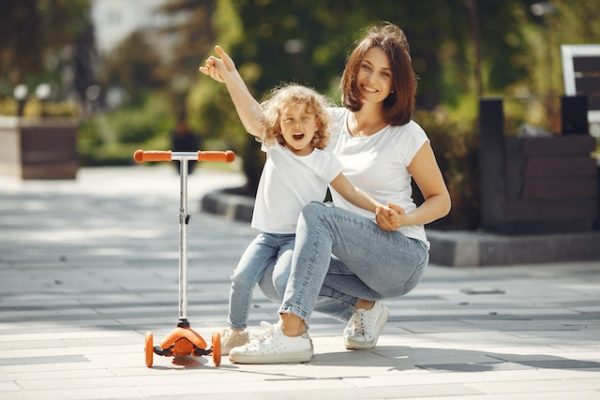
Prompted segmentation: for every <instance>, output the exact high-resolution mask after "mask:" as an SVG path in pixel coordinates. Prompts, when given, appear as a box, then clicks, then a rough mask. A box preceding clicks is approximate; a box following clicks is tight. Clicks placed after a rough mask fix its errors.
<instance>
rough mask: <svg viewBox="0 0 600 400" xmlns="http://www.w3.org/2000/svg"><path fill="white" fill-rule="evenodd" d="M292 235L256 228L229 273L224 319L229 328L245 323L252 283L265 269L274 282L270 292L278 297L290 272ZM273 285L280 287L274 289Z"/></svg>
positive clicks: (239, 327)
mask: <svg viewBox="0 0 600 400" xmlns="http://www.w3.org/2000/svg"><path fill="white" fill-rule="evenodd" d="M294 239H295V234H293V233H291V234H274V233H265V232H260V233H259V234H258V235H257V236H256V238H254V240H253V241H252V243H250V245H248V247H247V248H246V251H244V254H243V255H242V258H241V259H240V261H239V263H238V265H237V268H236V269H235V271H233V275H232V276H231V291H230V293H229V316H228V321H227V322H228V324H229V326H230V327H231V328H233V329H244V328H245V327H246V325H247V323H248V313H249V311H250V303H251V301H252V292H253V290H254V286H255V285H256V283H257V282H258V281H259V280H260V279H261V278H262V277H263V275H264V273H265V271H270V272H269V278H270V279H271V281H272V282H274V287H273V294H272V296H275V297H278V298H280V299H281V297H283V293H284V290H285V286H286V283H287V280H288V276H289V272H290V267H289V266H290V265H291V261H292V252H293V250H294ZM275 288H283V289H281V292H277V289H275ZM279 302H280V301H277V303H279Z"/></svg>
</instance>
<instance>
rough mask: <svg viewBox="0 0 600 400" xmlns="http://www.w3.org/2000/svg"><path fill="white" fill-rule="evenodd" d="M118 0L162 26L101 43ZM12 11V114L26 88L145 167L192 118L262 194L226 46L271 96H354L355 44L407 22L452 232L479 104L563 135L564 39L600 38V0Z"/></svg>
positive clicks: (43, 109)
mask: <svg viewBox="0 0 600 400" xmlns="http://www.w3.org/2000/svg"><path fill="white" fill-rule="evenodd" d="M107 4H112V7H113V9H114V10H118V8H119V7H123V6H124V5H125V4H128V5H130V7H129V8H128V9H124V10H122V11H121V12H122V13H134V14H135V13H136V7H137V8H138V9H139V10H141V9H142V8H143V7H146V8H147V7H149V4H150V5H151V7H152V15H153V17H154V18H159V21H160V23H158V24H153V25H152V26H147V25H143V24H142V25H140V26H139V28H138V29H134V30H132V31H131V32H129V33H128V34H127V35H126V36H125V37H123V38H120V39H119V41H118V42H116V43H114V45H112V46H111V47H109V48H100V47H99V46H98V40H99V32H100V29H99V28H100V26H99V25H98V21H102V20H101V19H98V18H94V15H95V14H94V12H95V10H96V11H97V10H98V9H99V8H100V7H101V6H104V8H105V9H106V6H107ZM119 4H120V5H119ZM131 5H133V8H132V7H131ZM0 15H2V19H3V21H2V24H1V25H0V114H2V115H14V114H15V113H16V112H17V110H18V105H17V102H16V101H15V98H14V96H15V94H14V89H15V87H17V85H19V84H24V85H26V86H27V87H28V88H29V89H30V90H29V91H30V92H32V93H30V94H29V95H28V96H27V98H26V100H27V101H26V103H25V104H24V106H25V107H24V115H25V117H34V116H42V115H43V116H46V117H74V118H77V120H78V121H79V125H80V128H79V140H78V142H79V153H80V157H81V162H82V164H83V165H114V164H130V163H131V161H130V160H131V153H132V150H133V149H135V148H139V147H143V148H153V149H166V148H169V146H170V132H171V131H172V130H173V128H174V126H175V123H176V121H177V118H178V116H181V115H186V116H187V119H188V121H189V124H190V126H191V127H192V128H193V130H194V131H195V132H197V133H198V134H199V135H201V137H202V142H203V143H204V147H205V148H206V149H225V148H232V149H234V150H235V151H236V152H237V153H238V154H239V155H240V156H241V158H242V159H243V163H242V168H243V171H244V173H245V174H246V176H247V178H248V188H247V189H248V192H250V193H253V192H254V189H255V187H256V185H257V182H258V178H259V175H260V171H261V169H262V162H263V159H262V155H261V154H260V151H259V146H258V145H257V143H256V142H255V141H254V140H251V138H250V136H249V135H248V134H246V133H245V132H244V130H243V127H242V125H241V124H240V123H239V120H238V119H237V116H236V114H235V110H234V108H233V106H232V103H231V101H230V100H229V98H228V96H227V93H226V91H225V89H224V87H223V86H222V85H220V84H217V83H214V82H212V81H211V80H210V79H208V78H207V77H205V76H202V75H201V74H199V73H198V66H199V65H200V64H202V63H203V61H204V59H206V57H207V56H208V55H210V54H211V51H212V49H213V46H214V45H215V44H220V45H221V46H223V47H224V48H225V49H226V50H227V51H229V52H230V54H231V55H232V57H233V58H234V60H235V61H236V63H237V66H238V69H239V70H240V72H241V74H242V76H243V77H244V78H245V80H246V82H247V83H248V85H249V87H250V89H251V91H252V92H253V93H254V94H255V96H256V97H257V98H258V99H261V98H262V97H264V96H265V95H266V94H267V93H268V91H269V90H270V89H272V88H273V87H274V86H276V85H278V84H280V83H282V82H291V81H294V82H299V83H302V84H307V85H310V86H312V87H314V88H316V89H317V90H319V91H321V92H323V93H325V94H327V95H328V96H330V98H331V99H332V100H333V101H338V100H339V78H340V75H341V72H342V70H343V67H344V61H345V58H346V56H347V54H348V52H349V51H350V50H351V49H352V48H353V45H354V43H355V41H356V40H357V39H358V38H359V37H360V36H361V35H362V33H363V32H364V30H365V28H366V27H367V26H369V25H370V24H372V23H374V22H377V21H390V22H393V23H395V24H397V25H399V26H400V27H402V28H403V29H404V30H405V32H406V34H407V36H408V38H409V42H410V44H411V51H412V56H413V62H414V66H415V69H416V71H417V74H418V77H419V89H418V99H417V107H418V111H417V112H416V114H415V117H414V118H415V120H416V121H417V122H419V123H420V124H421V125H422V126H423V127H424V129H425V131H426V132H427V134H428V135H429V137H430V139H431V142H432V146H433V148H434V150H435V152H436V155H437V158H438V162H439V163H440V166H441V169H442V171H443V173H444V177H445V179H446V182H447V184H448V187H449V189H450V192H451V195H452V199H453V211H452V213H451V215H450V216H449V217H447V218H446V219H445V220H444V221H443V224H442V225H443V226H442V227H452V228H456V227H461V228H472V227H476V226H477V224H478V218H479V213H478V209H479V200H478V198H479V195H478V186H477V182H478V171H477V168H478V167H477V154H476V153H477V127H476V123H477V111H478V102H477V100H478V98H479V97H480V96H495V95H497V96H503V97H504V98H505V99H507V100H508V101H507V103H506V107H505V110H506V113H507V117H506V118H507V131H508V133H516V132H517V130H518V129H520V127H522V126H523V124H530V125H534V126H540V127H542V128H544V129H547V130H549V131H551V132H556V131H557V130H558V124H559V120H558V114H559V112H558V111H559V110H558V96H560V95H561V94H563V84H562V69H561V61H560V48H559V46H560V45H561V44H566V43H598V42H600V0H587V1H572V0H552V1H551V2H539V1H534V0H420V1H410V0H396V1H389V0H368V1H367V0H321V1H318V2H317V1H311V0H288V1H275V0H153V1H143V0H139V1H136V0H127V1H123V0H121V1H109V0H95V1H92V0H3V1H2V2H0ZM127 15H128V14H119V13H118V12H117V13H116V14H114V13H113V14H112V19H113V20H116V21H117V22H118V20H119V18H124V17H125V16H127ZM113 22H114V21H113ZM41 84H47V85H50V88H51V91H50V94H49V95H48V96H46V97H45V98H40V96H38V97H36V96H34V95H33V91H34V90H33V89H34V88H36V87H38V88H39V86H40V85H41Z"/></svg>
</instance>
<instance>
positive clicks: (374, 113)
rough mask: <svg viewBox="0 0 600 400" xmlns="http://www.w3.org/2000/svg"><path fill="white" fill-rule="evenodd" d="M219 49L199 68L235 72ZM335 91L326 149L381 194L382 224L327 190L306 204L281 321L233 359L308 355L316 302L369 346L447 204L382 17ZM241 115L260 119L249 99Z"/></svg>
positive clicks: (405, 72)
mask: <svg viewBox="0 0 600 400" xmlns="http://www.w3.org/2000/svg"><path fill="white" fill-rule="evenodd" d="M221 55H222V58H223V59H222V60H219V59H215V58H214V57H213V58H210V59H209V60H207V65H206V67H205V68H209V69H210V71H209V70H206V72H207V73H210V74H211V76H212V77H213V78H214V79H217V80H218V78H219V76H218V74H219V71H225V70H230V69H233V70H235V67H234V66H233V62H232V61H231V59H230V58H229V57H228V56H227V55H226V54H224V53H222V54H221ZM238 76H239V75H238ZM239 82H240V85H243V82H242V81H241V78H239ZM342 89H343V105H344V107H340V108H334V109H332V110H331V112H330V123H331V133H332V136H331V144H330V148H332V151H333V152H334V153H335V154H336V156H337V157H338V158H339V160H340V161H341V163H342V165H343V166H344V172H345V174H346V176H347V177H348V179H349V180H350V181H351V182H352V183H353V184H354V185H355V186H356V187H358V188H360V189H361V190H363V191H364V192H366V193H367V194H369V195H370V196H371V197H373V198H374V199H376V200H378V201H380V202H386V201H387V202H388V203H387V204H388V207H387V208H385V209H383V210H381V211H380V212H378V213H377V214H376V217H375V218H376V221H377V224H378V225H379V226H381V227H382V228H383V229H384V230H382V229H379V228H378V227H377V225H376V224H375V222H373V221H372V219H371V218H369V217H368V216H366V215H365V214H364V213H363V212H362V211H361V210H359V209H357V208H355V207H354V206H352V205H350V204H348V203H347V202H345V201H344V200H343V199H341V198H340V196H339V195H338V194H337V193H336V192H335V191H334V190H332V197H333V200H334V203H335V207H334V206H331V205H326V204H323V203H311V204H309V205H307V206H306V207H305V208H304V209H303V211H302V214H301V215H300V218H299V220H298V225H297V229H296V245H295V248H294V255H293V257H292V265H291V271H290V278H289V280H288V282H287V286H286V289H285V294H284V297H283V301H282V304H281V307H280V310H279V312H280V314H279V321H278V323H277V324H276V325H273V326H271V327H270V328H269V329H268V330H267V331H266V332H265V333H264V334H263V335H261V336H260V337H259V340H255V341H251V342H250V343H249V344H247V345H245V346H242V347H236V348H234V349H232V351H231V352H230V356H229V357H230V359H231V360H232V361H233V362H237V363H277V362H302V361H308V360H310V358H311V357H312V355H313V347H312V342H311V340H310V338H309V336H308V332H307V321H308V319H309V317H310V315H311V313H312V311H313V310H314V309H315V307H316V306H317V307H318V308H317V309H318V310H319V311H325V312H328V313H329V314H331V315H334V316H337V317H338V318H340V319H342V320H348V324H347V326H346V329H345V330H344V342H345V344H346V347H347V348H349V349H364V348H372V347H374V346H375V345H376V343H377V339H378V337H379V334H380V332H381V330H382V329H383V326H384V324H385V322H386V321H387V318H388V314H389V313H388V311H387V309H386V307H385V306H384V305H383V303H382V302H381V301H380V300H381V299H382V298H387V297H394V296H401V295H404V294H406V293H408V292H409V291H410V290H412V289H413V288H414V287H415V286H416V284H417V283H418V282H419V281H420V279H421V277H422V275H423V272H424V269H425V267H426V265H427V263H428V259H429V257H428V250H429V243H428V241H427V238H426V235H425V230H424V227H423V225H424V224H427V223H430V222H432V221H435V220H436V219H439V218H441V217H443V216H445V215H447V214H448V212H449V211H450V196H449V194H448V190H447V189H446V186H445V184H444V181H443V178H442V174H441V172H440V170H439V167H438V165H437V162H436V160H435V156H434V154H433V151H432V149H431V146H430V145H429V140H428V139H427V136H426V134H425V132H423V130H422V129H421V128H420V127H419V126H418V125H417V124H416V123H415V122H413V121H411V119H410V118H411V115H412V112H413V109H414V102H415V92H416V77H415V73H414V70H413V68H412V64H411V58H410V51H409V46H408V42H407V40H406V37H405V35H404V33H403V32H402V30H401V29H400V28H398V27H397V26H395V25H392V24H384V25H382V26H377V27H373V28H371V29H370V30H369V31H368V32H367V34H366V36H365V37H364V38H363V39H362V40H361V41H360V42H359V43H358V45H357V47H356V48H355V49H354V51H353V52H352V53H351V55H350V56H349V58H348V61H347V63H346V67H345V69H344V74H343V76H342ZM238 111H239V110H238ZM240 114H242V113H240ZM244 114H245V115H246V117H247V118H248V119H249V120H253V121H255V123H256V124H258V125H260V123H261V122H260V121H261V118H262V117H261V116H260V112H259V110H258V109H257V108H256V107H254V106H248V107H247V109H246V110H245V113H244ZM411 179H414V180H415V182H416V184H417V186H418V187H419V189H420V190H421V192H422V194H423V197H424V199H425V201H424V202H423V203H422V204H421V205H420V206H419V207H416V206H415V204H414V202H413V200H412V198H411V194H412V192H411V184H410V183H411Z"/></svg>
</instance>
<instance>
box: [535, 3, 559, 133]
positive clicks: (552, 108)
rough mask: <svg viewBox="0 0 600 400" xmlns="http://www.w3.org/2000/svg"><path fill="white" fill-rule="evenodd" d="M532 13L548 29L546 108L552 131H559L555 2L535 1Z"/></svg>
mask: <svg viewBox="0 0 600 400" xmlns="http://www.w3.org/2000/svg"><path fill="white" fill-rule="evenodd" d="M530 10H531V13H532V14H533V15H535V16H536V17H539V18H541V19H542V23H543V25H544V28H545V31H546V37H547V41H546V56H547V57H548V60H547V67H548V72H547V73H548V76H547V77H546V78H547V79H546V81H547V82H548V94H547V96H546V108H547V109H548V112H549V118H548V120H549V121H550V128H551V130H552V131H554V132H557V131H559V129H560V128H559V115H558V114H559V113H558V110H557V109H556V107H557V106H556V105H554V104H553V100H554V79H553V74H554V63H553V62H552V47H553V45H554V40H553V26H551V22H552V21H551V19H552V15H554V14H556V12H557V9H556V7H555V6H554V4H552V3H551V2H549V1H541V2H537V3H533V4H532V5H531V7H530Z"/></svg>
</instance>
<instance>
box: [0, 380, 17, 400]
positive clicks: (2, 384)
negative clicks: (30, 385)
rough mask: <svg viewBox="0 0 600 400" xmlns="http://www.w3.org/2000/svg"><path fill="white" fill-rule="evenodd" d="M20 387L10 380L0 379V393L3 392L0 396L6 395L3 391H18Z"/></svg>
mask: <svg viewBox="0 0 600 400" xmlns="http://www.w3.org/2000/svg"><path fill="white" fill-rule="evenodd" d="M19 390H21V388H20V387H19V386H18V385H17V384H16V383H15V382H11V381H5V380H2V381H0V393H3V395H2V398H5V397H4V396H5V395H6V394H5V393H4V392H18V391H19Z"/></svg>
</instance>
